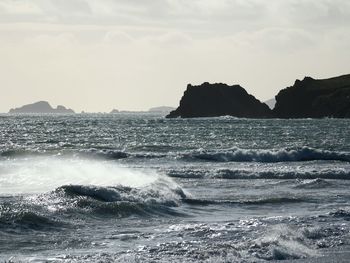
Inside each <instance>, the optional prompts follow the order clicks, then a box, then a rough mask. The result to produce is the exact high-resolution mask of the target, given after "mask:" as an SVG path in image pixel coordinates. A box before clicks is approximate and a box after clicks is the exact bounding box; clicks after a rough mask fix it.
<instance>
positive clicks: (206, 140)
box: [0, 114, 350, 262]
mask: <svg viewBox="0 0 350 263" xmlns="http://www.w3.org/2000/svg"><path fill="white" fill-rule="evenodd" d="M349 128H350V120H340V119H319V120H313V119H302V120H278V119H276V120H251V119H235V118H231V117H221V118H210V119H206V118H200V119H165V118H164V117H163V116H158V115H149V114H139V115H135V114H134V115H128V114H115V115H69V116H68V115H67V116H64V115H62V116H60V115H56V116H50V115H45V116H44V115H43V116H40V115H33V116H13V115H12V116H11V115H1V116H0V146H1V148H0V261H10V262H28V261H30V262H266V261H279V260H287V261H293V262H294V260H295V261H296V262H309V261H308V260H310V262H318V261H319V260H322V259H323V260H324V261H322V262H328V260H327V258H328V259H332V260H334V257H333V256H332V255H336V257H335V258H336V259H337V260H336V261H335V262H337V261H339V262H340V261H342V262H347V260H348V259H349V258H348V256H349V255H350V254H349V253H348V252H349V250H350V249H349V247H350V246H349V243H350V180H349V179H350V132H349Z"/></svg>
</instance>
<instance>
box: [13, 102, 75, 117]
mask: <svg viewBox="0 0 350 263" xmlns="http://www.w3.org/2000/svg"><path fill="white" fill-rule="evenodd" d="M9 113H14V114H23V113H46V114H47V113H50V114H52V113H60V114H71V113H75V112H74V111H73V110H72V109H67V108H66V107H64V106H62V105H58V106H57V108H56V109H55V108H53V107H51V105H50V104H49V103H48V102H47V101H38V102H35V103H32V104H27V105H24V106H22V107H19V108H15V109H11V110H10V111H9Z"/></svg>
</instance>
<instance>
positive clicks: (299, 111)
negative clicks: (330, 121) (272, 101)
mask: <svg viewBox="0 0 350 263" xmlns="http://www.w3.org/2000/svg"><path fill="white" fill-rule="evenodd" d="M273 113H274V116H275V117H277V118H324V117H332V118H350V75H343V76H339V77H334V78H329V79H313V78H311V77H305V78H304V79H303V80H296V81H295V83H294V85H293V86H291V87H288V88H286V89H283V90H281V91H280V92H279V93H278V94H277V96H276V105H275V108H274V109H273Z"/></svg>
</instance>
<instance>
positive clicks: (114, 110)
mask: <svg viewBox="0 0 350 263" xmlns="http://www.w3.org/2000/svg"><path fill="white" fill-rule="evenodd" d="M116 113H119V110H117V109H113V110H111V112H110V114H116Z"/></svg>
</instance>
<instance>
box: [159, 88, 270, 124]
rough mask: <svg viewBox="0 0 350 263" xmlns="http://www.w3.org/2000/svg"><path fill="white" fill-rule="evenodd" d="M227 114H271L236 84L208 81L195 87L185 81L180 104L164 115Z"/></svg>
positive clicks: (183, 116)
mask: <svg viewBox="0 0 350 263" xmlns="http://www.w3.org/2000/svg"><path fill="white" fill-rule="evenodd" d="M225 115H230V116H234V117H242V118H268V117H272V112H271V110H270V109H269V107H268V106H267V105H266V104H264V103H261V102H260V101H259V100H257V99H256V98H255V97H254V96H252V95H250V94H248V93H247V91H246V90H245V89H244V88H242V87H241V86H239V85H233V86H228V85H226V84H222V83H216V84H210V83H208V82H205V83H203V84H202V85H199V86H192V85H191V84H189V85H188V86H187V90H186V91H185V93H184V95H183V97H182V98H181V101H180V106H179V107H178V108H177V109H176V110H174V111H172V112H170V114H169V115H167V116H166V117H167V118H176V117H182V118H192V117H217V116H225Z"/></svg>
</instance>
